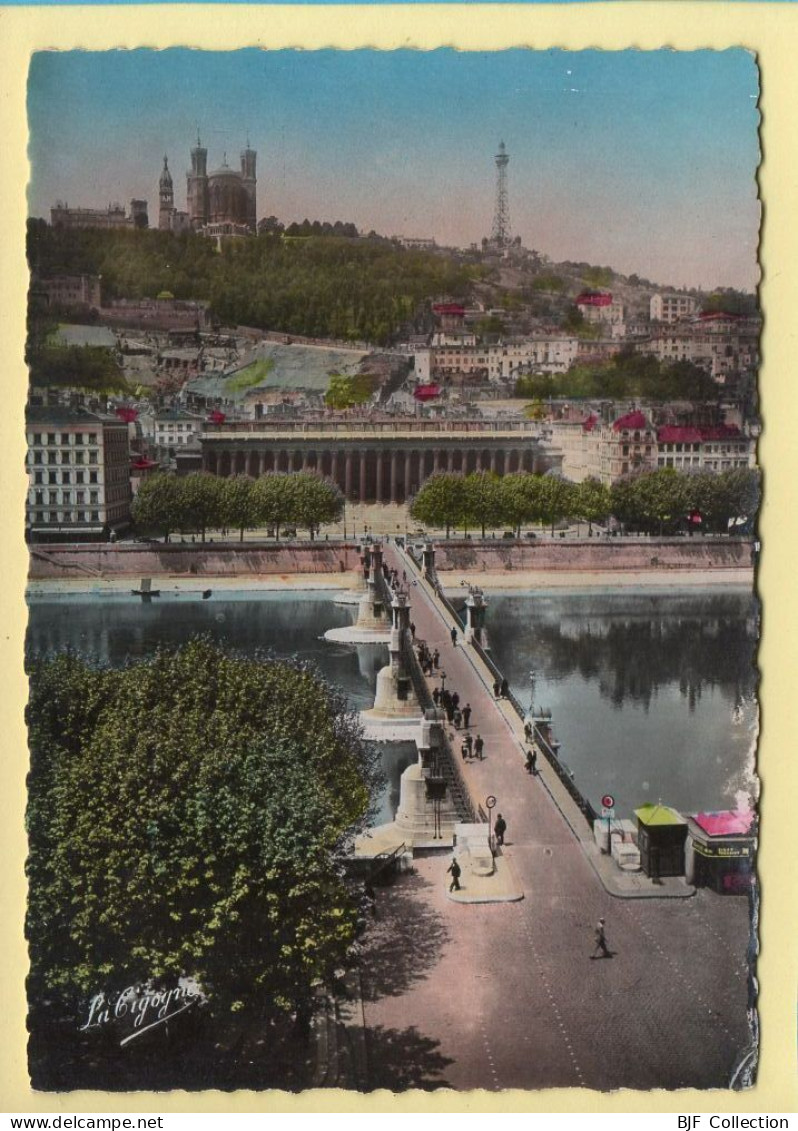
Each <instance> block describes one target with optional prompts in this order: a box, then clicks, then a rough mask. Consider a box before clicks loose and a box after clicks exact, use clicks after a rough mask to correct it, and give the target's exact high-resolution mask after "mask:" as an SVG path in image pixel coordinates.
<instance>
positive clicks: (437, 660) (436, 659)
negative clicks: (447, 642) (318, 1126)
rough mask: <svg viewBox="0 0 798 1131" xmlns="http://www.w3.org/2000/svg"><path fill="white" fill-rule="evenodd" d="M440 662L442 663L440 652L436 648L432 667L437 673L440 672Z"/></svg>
mask: <svg viewBox="0 0 798 1131" xmlns="http://www.w3.org/2000/svg"><path fill="white" fill-rule="evenodd" d="M440 662H441V654H440V652H439V651H438V649H437V648H436V649H435V651H434V652H433V653H432V666H433V667H434V668H435V671H437V670H438V664H439V663H440Z"/></svg>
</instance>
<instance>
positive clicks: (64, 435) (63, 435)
mask: <svg viewBox="0 0 798 1131" xmlns="http://www.w3.org/2000/svg"><path fill="white" fill-rule="evenodd" d="M61 443H62V444H68V443H69V433H68V432H62V433H61Z"/></svg>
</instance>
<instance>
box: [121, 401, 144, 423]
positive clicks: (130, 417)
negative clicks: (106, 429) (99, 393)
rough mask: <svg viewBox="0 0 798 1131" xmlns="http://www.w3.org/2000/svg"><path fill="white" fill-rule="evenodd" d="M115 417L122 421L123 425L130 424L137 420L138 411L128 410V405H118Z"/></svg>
mask: <svg viewBox="0 0 798 1131" xmlns="http://www.w3.org/2000/svg"><path fill="white" fill-rule="evenodd" d="M116 415H117V416H118V417H119V419H120V420H124V422H125V424H131V423H132V422H133V421H134V420H138V418H139V414H138V409H135V408H130V406H129V405H126V404H123V405H120V406H119V408H117V410H116Z"/></svg>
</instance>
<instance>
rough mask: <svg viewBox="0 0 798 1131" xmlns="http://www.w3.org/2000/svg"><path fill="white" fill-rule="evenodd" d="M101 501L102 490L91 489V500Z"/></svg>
mask: <svg viewBox="0 0 798 1131" xmlns="http://www.w3.org/2000/svg"><path fill="white" fill-rule="evenodd" d="M99 501H100V492H99V491H90V492H89V502H90V503H99Z"/></svg>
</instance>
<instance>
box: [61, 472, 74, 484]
mask: <svg viewBox="0 0 798 1131" xmlns="http://www.w3.org/2000/svg"><path fill="white" fill-rule="evenodd" d="M61 482H62V483H71V482H72V472H71V471H62V472H61Z"/></svg>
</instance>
